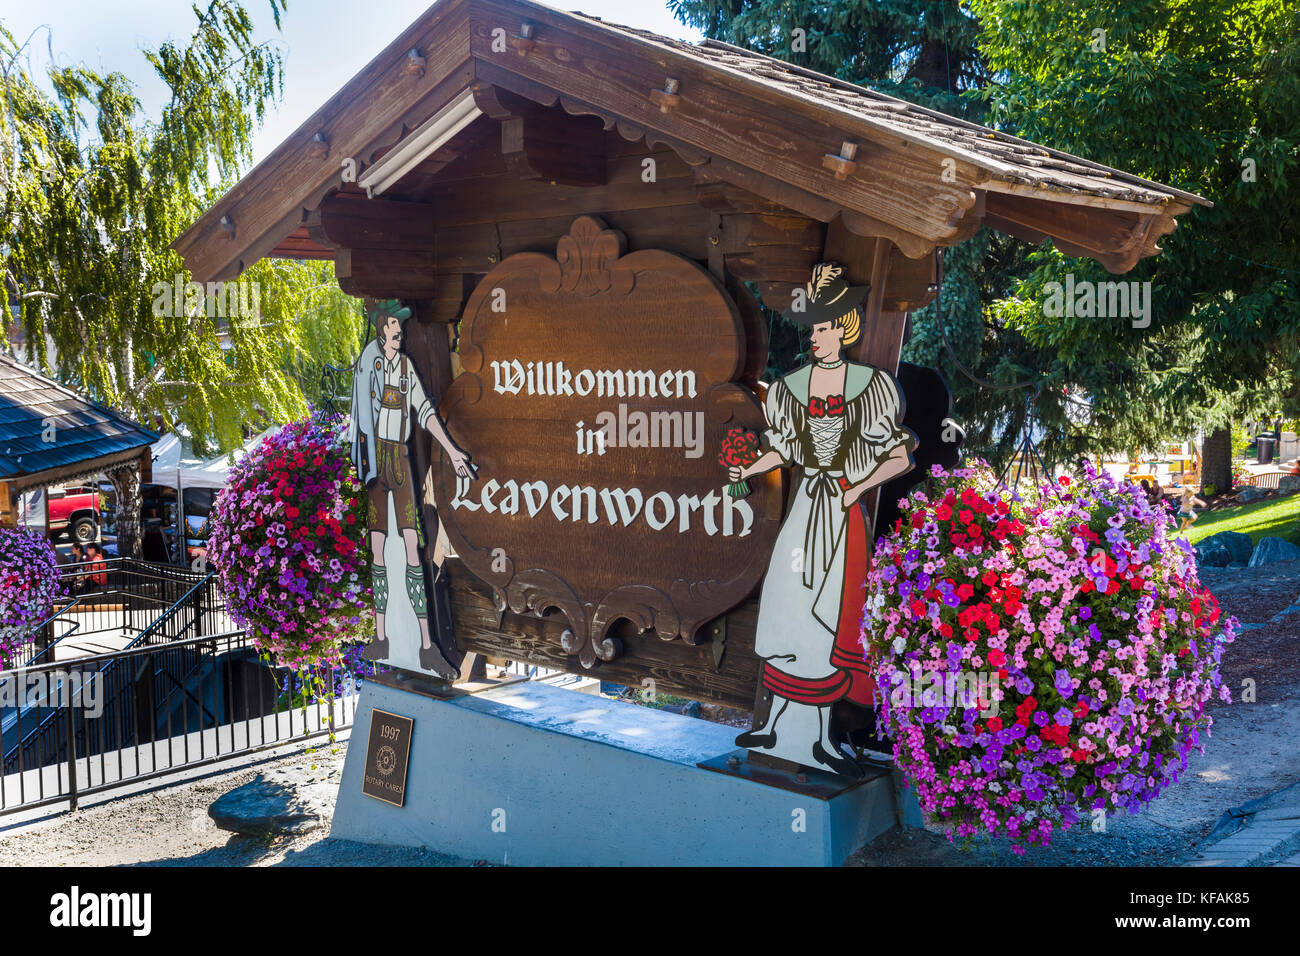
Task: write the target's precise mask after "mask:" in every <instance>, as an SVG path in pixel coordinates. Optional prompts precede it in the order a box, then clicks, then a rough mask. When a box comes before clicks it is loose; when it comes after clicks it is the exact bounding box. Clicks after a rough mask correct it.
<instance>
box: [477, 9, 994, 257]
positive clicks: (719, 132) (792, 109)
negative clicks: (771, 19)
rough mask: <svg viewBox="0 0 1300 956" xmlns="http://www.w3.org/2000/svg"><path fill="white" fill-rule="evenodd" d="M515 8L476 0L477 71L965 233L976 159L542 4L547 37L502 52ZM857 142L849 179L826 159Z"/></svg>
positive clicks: (947, 234)
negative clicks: (909, 140) (660, 102)
mask: <svg viewBox="0 0 1300 956" xmlns="http://www.w3.org/2000/svg"><path fill="white" fill-rule="evenodd" d="M510 18H511V8H510V5H508V4H502V3H499V2H496V0H475V2H474V3H473V4H472V6H471V10H470V49H471V52H472V53H473V55H474V58H475V75H476V77H478V78H480V79H484V80H487V81H489V82H491V83H493V84H494V85H497V86H505V87H506V88H508V89H512V90H513V91H514V92H518V93H521V94H522V95H525V96H528V95H530V93H531V92H532V91H533V90H536V89H537V88H539V87H540V88H542V89H544V90H550V91H555V90H561V91H563V99H564V101H565V102H564V105H565V107H566V108H571V105H578V106H585V107H586V108H588V109H589V110H590V111H591V112H592V113H594V114H596V115H599V116H602V118H604V119H606V120H607V121H611V120H612V121H621V122H625V123H629V124H632V125H633V126H636V127H639V128H640V129H643V130H646V131H649V130H656V131H662V134H663V137H664V138H665V141H666V140H667V139H668V138H671V139H672V140H675V141H677V142H680V143H682V144H683V145H684V146H686V147H689V148H694V149H695V150H697V151H699V152H701V153H702V154H705V155H712V156H713V157H720V156H727V157H733V158H734V159H733V161H734V162H735V163H736V164H737V165H741V164H744V166H745V168H748V169H750V170H751V171H753V172H757V173H760V174H762V175H763V176H765V177H766V178H767V179H768V180H772V181H778V182H781V183H784V184H786V185H789V186H793V187H795V188H798V189H801V190H803V191H804V192H807V193H811V194H813V195H815V196H819V197H822V198H824V199H826V200H828V201H830V203H831V204H832V205H834V206H837V207H840V208H844V209H848V210H852V211H855V212H859V213H862V214H865V215H867V216H870V217H872V218H874V219H876V220H879V221H881V222H885V223H889V224H890V225H891V226H893V227H895V228H897V229H899V230H901V231H903V232H910V233H913V234H915V235H917V236H920V237H921V238H922V239H924V240H927V241H929V242H932V243H933V242H940V241H943V240H946V239H949V238H951V237H952V236H953V235H955V234H956V233H957V231H958V229H959V223H960V221H961V220H962V219H963V218H964V216H965V214H966V211H967V210H969V209H970V207H971V206H973V205H974V203H975V194H974V192H973V190H972V188H971V186H972V185H973V184H974V183H976V182H978V181H980V180H982V179H986V178H987V173H986V172H985V171H984V170H982V169H980V168H979V167H977V166H975V165H974V164H972V163H969V162H967V161H966V160H964V159H955V160H954V159H952V158H951V157H948V156H945V155H943V154H942V153H941V152H939V151H938V150H934V149H929V148H926V147H925V146H923V145H920V144H910V145H909V147H908V148H907V149H906V150H904V149H901V148H894V147H890V146H887V145H885V144H883V143H882V142H880V141H879V140H880V139H881V133H880V132H879V131H878V130H874V129H871V128H869V127H868V126H867V124H862V125H861V127H860V128H859V129H851V128H850V127H851V126H853V125H854V124H853V123H852V122H851V121H850V120H849V119H848V118H846V122H845V123H844V124H843V128H837V127H835V126H828V125H827V124H826V123H825V122H824V119H820V118H819V117H818V116H815V115H813V114H814V113H815V112H816V111H815V109H814V108H813V107H812V106H811V105H809V106H808V108H807V109H806V110H803V109H800V107H799V104H793V105H792V103H791V101H790V100H789V98H788V97H782V96H781V95H780V94H779V92H777V91H769V90H764V89H761V88H760V89H753V88H746V89H741V88H739V85H738V81H737V80H735V79H734V78H732V77H730V76H728V75H726V74H720V73H718V72H717V71H715V70H714V71H711V70H709V69H708V68H707V66H705V65H704V64H701V63H699V62H695V61H692V60H691V59H689V58H687V57H682V56H677V55H674V54H673V53H671V52H668V53H661V55H660V56H659V57H658V58H652V57H651V56H650V55H649V52H648V51H642V50H641V49H639V48H638V47H637V46H635V45H633V44H622V45H620V46H618V47H615V46H613V45H611V43H613V42H615V41H614V40H611V38H609V37H604V36H599V35H597V34H594V33H593V31H591V30H589V29H584V28H583V25H581V24H579V25H578V26H575V25H574V23H573V21H572V20H571V18H568V17H566V16H564V15H563V14H559V13H551V12H550V11H545V10H543V9H542V8H537V16H536V17H533V18H532V19H533V23H534V27H535V30H534V35H533V39H534V43H535V45H534V47H533V49H532V50H530V51H529V53H528V54H527V55H526V56H515V55H510V56H506V55H503V54H500V53H497V52H494V51H493V50H492V36H493V34H492V31H493V30H494V29H500V28H501V26H502V25H503V24H505V23H507V22H509V21H510ZM670 77H671V78H674V79H676V80H677V81H678V86H677V93H676V94H675V95H676V96H678V97H679V102H678V104H677V105H676V106H675V107H674V108H673V109H671V110H670V111H669V112H667V113H663V112H661V111H660V109H659V107H658V106H657V105H656V104H655V102H654V101H653V100H652V99H651V98H650V97H649V95H648V94H649V93H650V91H652V90H655V89H660V88H662V87H663V86H664V84H665V82H666V81H667V79H668V78H670ZM512 78H515V82H512ZM518 80H524V81H526V83H524V84H519V83H518ZM530 86H531V88H532V89H531V90H530V88H529V87H530ZM521 87H522V88H521ZM550 97H551V98H552V99H553V98H554V97H555V93H553V92H552V93H551V94H550ZM767 100H770V102H767ZM849 141H851V142H854V143H856V144H857V150H856V152H855V158H854V160H853V161H854V163H855V167H854V172H853V173H852V174H846V175H845V176H844V178H843V179H837V178H836V176H837V172H836V171H832V170H829V169H826V168H824V166H823V162H824V157H825V156H827V155H833V156H834V155H840V153H841V151H842V149H843V145H844V143H845V142H849ZM945 159H947V160H949V163H948V164H947V165H945V163H944V160H945ZM843 170H844V167H841V168H840V170H839V171H840V172H843ZM945 172H948V173H950V174H951V177H948V176H945V175H944V173H945ZM953 177H955V178H954V181H951V182H950V181H945V180H946V179H948V178H953ZM742 185H744V184H743V183H742ZM747 188H748V187H747ZM792 208H793V207H792ZM799 211H804V210H799ZM819 218H823V221H825V220H826V219H828V218H830V217H829V216H828V217H819Z"/></svg>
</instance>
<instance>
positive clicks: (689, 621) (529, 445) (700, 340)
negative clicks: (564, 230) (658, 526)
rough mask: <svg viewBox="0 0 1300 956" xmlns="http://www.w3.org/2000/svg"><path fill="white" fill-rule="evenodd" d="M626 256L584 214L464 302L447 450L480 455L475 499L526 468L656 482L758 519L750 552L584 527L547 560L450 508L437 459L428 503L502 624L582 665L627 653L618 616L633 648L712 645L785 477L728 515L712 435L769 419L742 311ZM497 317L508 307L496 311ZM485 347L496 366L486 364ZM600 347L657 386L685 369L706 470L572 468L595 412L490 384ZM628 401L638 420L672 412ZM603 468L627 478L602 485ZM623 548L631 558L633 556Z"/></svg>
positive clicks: (710, 282) (751, 574) (589, 463)
mask: <svg viewBox="0 0 1300 956" xmlns="http://www.w3.org/2000/svg"><path fill="white" fill-rule="evenodd" d="M623 246H624V239H623V236H622V234H621V233H618V232H615V231H613V230H609V229H606V228H605V226H604V223H603V222H601V221H600V220H599V219H596V218H595V217H592V216H581V217H579V218H577V219H576V220H575V221H574V222H573V224H572V226H571V228H570V231H569V233H568V235H566V236H563V237H561V238H560V240H559V242H558V244H557V248H556V256H555V258H551V257H550V256H548V255H545V254H542V253H536V252H524V253H518V254H516V255H513V256H510V257H508V258H507V259H505V260H504V261H502V262H501V263H500V264H498V265H497V266H496V267H495V268H494V269H492V271H491V272H489V273H488V274H487V276H485V277H484V279H483V280H482V281H481V282H480V283H479V285H478V287H477V288H476V289H475V291H474V293H473V294H472V295H471V296H470V298H469V301H468V303H467V304H466V307H465V310H464V315H463V317H462V320H461V326H460V355H461V365H462V367H463V369H464V373H463V374H462V375H460V376H458V377H457V378H456V379H455V381H454V382H453V383H452V384H451V386H450V387H449V389H448V390H447V393H446V395H445V396H444V397H443V399H442V402H441V406H440V407H441V409H442V411H443V414H444V415H445V416H446V419H447V427H448V430H449V432H450V434H451V435H452V437H453V439H454V440H455V441H456V443H457V444H460V445H462V446H463V447H468V448H472V449H474V454H475V461H476V463H477V464H478V465H479V467H480V474H479V476H478V482H477V483H476V485H475V489H476V491H475V493H477V489H478V488H480V487H482V482H483V481H484V480H485V479H488V480H490V479H492V478H493V477H494V476H495V477H497V478H502V479H504V478H505V477H506V476H507V475H510V474H519V473H520V472H521V471H523V473H525V474H528V473H530V472H528V471H527V469H530V468H531V469H535V470H536V472H537V474H538V475H539V476H540V475H541V474H542V473H543V472H545V473H546V474H547V475H556V474H558V475H560V476H562V478H561V480H562V481H563V480H577V479H576V477H575V476H578V475H581V476H582V477H581V480H582V481H584V482H588V484H594V483H597V479H598V478H602V477H603V478H605V479H607V481H608V483H611V484H619V483H620V481H622V483H625V484H634V483H636V482H648V483H649V484H648V488H647V490H648V491H649V490H650V489H653V490H654V491H656V492H658V491H659V490H660V489H661V488H662V489H663V491H670V494H672V495H676V494H677V493H678V492H679V491H680V492H683V493H684V494H686V495H687V498H688V500H689V499H690V498H691V496H695V497H699V498H705V497H707V495H706V493H712V492H716V493H717V494H718V495H720V496H721V497H719V498H717V499H711V498H710V499H708V500H710V501H711V502H712V506H713V507H715V508H716V509H717V512H718V513H719V514H720V513H722V511H723V509H729V508H737V507H743V508H745V509H747V510H748V511H749V512H752V524H750V525H748V526H747V533H746V534H745V535H744V536H743V540H735V539H732V540H724V539H723V535H713V536H712V537H710V536H706V535H705V534H704V532H703V531H700V532H698V533H693V534H683V533H679V534H677V535H673V534H672V533H671V529H670V531H669V533H666V534H661V535H660V536H658V537H655V536H654V535H653V534H650V533H647V534H644V535H639V536H638V535H636V534H631V533H628V532H626V531H621V532H620V533H619V534H617V535H613V534H606V535H604V536H603V537H598V536H597V535H596V534H595V533H594V532H589V531H588V530H587V529H584V528H583V527H582V526H581V525H572V526H568V525H566V526H565V527H563V528H557V529H556V530H555V539H556V540H555V542H554V546H549V545H548V544H547V543H545V542H543V541H542V540H541V538H540V536H539V535H536V534H532V535H530V534H529V533H528V532H526V531H523V530H519V531H518V532H516V531H514V530H512V529H522V528H523V527H524V525H523V523H522V521H520V522H516V523H514V524H509V525H507V524H506V523H504V522H501V521H496V523H495V524H491V523H489V522H488V521H487V520H486V519H485V517H484V515H483V514H482V513H481V512H478V509H474V511H475V513H472V514H471V513H468V512H467V511H464V510H461V509H460V508H458V507H457V506H456V501H457V499H458V496H459V495H460V494H461V493H462V492H463V490H464V489H463V485H462V487H458V485H457V480H456V476H455V474H454V472H453V471H452V469H451V467H450V465H449V463H448V462H447V461H446V460H445V457H444V460H443V461H442V464H441V466H440V468H439V469H438V471H437V474H436V478H435V486H436V487H435V495H436V497H437V504H438V515H439V518H440V519H441V521H442V525H443V528H444V530H445V532H446V536H447V540H448V542H449V543H450V545H451V547H452V549H453V550H454V552H455V554H456V555H457V556H458V557H459V558H460V559H461V560H462V561H463V562H464V563H465V565H466V567H468V568H469V570H470V571H471V572H472V573H473V574H474V575H475V576H476V577H478V578H479V579H481V580H482V581H484V582H486V583H487V584H489V585H490V586H491V587H492V588H493V590H494V593H495V595H496V602H497V607H498V608H499V609H501V610H503V611H504V610H505V608H507V607H509V608H510V609H511V610H512V611H514V612H515V613H520V614H522V613H530V614H533V615H536V616H539V617H541V616H546V615H547V614H548V613H550V612H551V611H558V612H559V613H561V614H563V615H564V617H565V619H566V621H567V624H568V627H567V628H566V630H565V632H564V634H563V635H562V638H561V644H562V646H563V649H564V650H565V652H566V653H569V654H576V655H577V656H578V658H579V661H580V662H581V664H582V666H583V667H584V668H590V667H593V666H595V665H596V663H597V662H598V661H610V660H613V659H614V658H616V657H617V656H618V655H619V654H620V653H621V652H622V647H621V642H620V641H619V640H618V639H617V637H615V636H613V635H611V634H610V627H611V625H612V624H613V623H614V622H615V621H616V620H619V619H627V620H629V621H631V622H633V624H634V625H635V626H636V628H637V629H638V630H639V631H641V632H643V633H644V632H646V631H649V630H651V629H653V630H654V631H655V632H656V633H657V634H658V636H659V637H660V638H661V639H663V640H666V641H671V640H675V639H678V638H680V639H682V640H684V641H686V642H687V643H690V644H696V643H701V642H702V641H703V640H705V639H706V635H699V634H698V633H697V632H699V631H700V630H701V625H703V624H704V623H705V622H707V621H709V620H712V619H714V618H716V617H718V616H719V615H721V614H724V613H725V612H727V611H728V610H730V609H732V608H733V607H735V606H736V605H737V604H739V603H740V602H741V601H743V600H744V599H745V598H746V597H747V596H749V594H750V593H751V592H752V591H753V589H754V587H755V586H756V585H757V583H758V582H759V580H760V579H761V578H762V576H763V574H764V572H765V570H766V567H767V561H768V558H769V556H770V554H771V548H772V545H773V543H774V542H775V540H776V535H777V533H778V532H779V530H780V523H781V510H782V483H781V480H780V478H779V477H778V476H775V475H774V476H770V477H765V478H764V479H763V480H760V481H756V482H754V483H753V485H754V491H753V493H752V494H751V496H750V497H749V498H748V499H746V502H745V503H744V504H743V505H736V504H735V503H734V502H732V501H729V500H726V501H724V500H723V499H724V498H725V497H726V492H725V490H724V488H725V486H726V484H727V476H726V470H725V469H724V468H722V467H721V466H719V465H718V464H717V461H716V456H717V452H718V449H719V448H720V446H721V440H722V436H723V435H725V433H726V432H727V431H728V430H729V429H730V428H734V427H742V428H747V429H751V430H753V431H754V432H756V433H758V434H761V433H762V431H763V430H764V429H765V427H766V422H765V418H764V415H763V409H762V406H761V404H760V403H759V401H758V399H757V397H756V396H755V395H754V393H753V392H752V391H751V390H750V389H749V388H748V387H747V386H746V385H744V384H742V382H743V379H744V378H745V377H746V375H747V372H746V365H747V362H746V360H747V358H748V352H747V347H746V337H745V329H744V321H743V319H742V316H741V313H740V311H739V310H738V309H737V306H736V304H735V302H734V301H733V300H732V299H731V297H730V296H729V295H728V294H727V292H726V290H725V289H724V287H723V286H722V284H721V283H720V282H719V281H718V280H717V279H716V278H714V277H713V276H712V275H710V274H709V273H708V272H706V271H705V270H704V269H702V268H700V267H699V266H698V265H696V264H695V263H694V262H691V261H690V260H688V259H685V258H682V257H681V256H678V255H675V254H673V253H670V252H666V251H662V250H655V249H649V250H641V251H637V252H632V253H630V254H628V255H624V254H623ZM501 302H504V303H505V305H504V308H497V307H496V306H498V305H499V304H500V303H501ZM507 327H508V328H509V335H510V337H511V338H510V339H506V340H504V341H508V342H512V343H518V344H517V345H512V346H511V349H512V351H511V352H509V353H508V354H507V353H505V352H503V351H502V349H504V348H505V346H503V345H502V342H503V336H504V335H505V334H506V333H505V332H504V331H503V330H504V329H506V328H507ZM485 342H490V343H491V347H492V348H494V349H495V351H494V352H493V354H491V355H488V354H487V353H486V352H485V349H484V344H485ZM575 342H576V343H578V345H576V346H575V345H574V343H575ZM592 343H595V344H594V348H593V352H594V354H592V356H591V362H592V363H594V364H596V365H601V364H604V365H610V366H611V367H612V366H622V367H631V366H635V367H637V368H639V369H654V370H658V371H659V372H661V373H663V374H667V372H666V371H665V370H670V369H674V368H682V367H686V366H690V367H691V369H693V370H694V372H693V374H694V375H695V377H694V378H693V379H692V381H698V383H699V391H698V397H697V398H695V406H696V407H698V409H699V413H698V414H700V416H701V420H702V421H704V422H705V425H704V426H703V428H702V431H703V432H704V436H705V437H707V441H705V442H704V444H703V447H702V450H701V452H700V455H699V456H698V457H696V458H694V459H691V460H686V459H681V458H678V459H677V463H676V464H675V465H674V466H673V467H674V468H676V469H678V470H679V471H680V474H677V473H674V474H669V473H668V467H669V466H668V458H667V456H663V455H658V456H657V457H656V456H655V455H653V454H651V453H649V452H646V453H643V454H640V455H629V454H627V452H628V451H629V449H628V448H620V449H619V451H620V453H621V454H620V455H618V456H611V458H610V459H608V460H602V459H599V457H598V456H591V457H589V458H588V459H586V460H585V461H584V462H582V463H581V464H578V463H577V462H576V460H575V459H571V458H569V457H567V456H570V455H573V454H575V449H574V446H573V444H572V442H573V424H574V421H575V420H577V419H583V420H584V421H585V422H586V423H587V424H588V425H590V424H591V422H592V417H591V416H592V412H593V411H594V408H593V403H591V402H587V403H585V404H584V403H582V402H578V401H577V400H576V399H575V398H573V397H569V398H565V399H561V398H557V397H556V396H555V393H554V391H553V390H551V389H549V388H540V389H539V391H540V392H541V393H542V394H541V395H539V396H537V397H530V398H528V399H527V400H525V399H523V398H520V397H519V396H514V397H513V398H512V399H511V400H510V401H505V400H503V399H501V398H500V397H499V392H500V390H499V384H500V383H499V382H498V381H496V380H495V377H496V376H497V375H499V374H500V370H499V368H494V367H492V366H491V364H490V363H491V362H498V363H499V362H501V361H504V360H505V359H507V358H515V357H517V356H524V355H527V356H529V357H531V358H534V359H536V360H537V361H538V363H545V364H548V365H549V366H550V367H554V366H555V364H556V363H555V359H556V358H557V357H559V356H569V357H572V355H573V354H574V353H573V352H566V351H565V349H566V348H570V349H573V348H578V349H581V348H582V347H583V346H584V345H586V344H592ZM579 354H581V352H579ZM610 401H611V402H612V403H617V402H618V401H619V399H617V398H614V399H612V400H610ZM637 401H638V402H639V403H640V405H641V406H642V407H647V408H648V407H659V408H664V407H667V406H666V405H663V404H661V405H659V406H654V403H653V401H651V400H648V399H638V400H637ZM584 416H585V417H584ZM564 442H568V444H567V445H566V444H564ZM613 460H617V461H618V462H620V463H621V464H619V465H618V466H617V468H622V469H623V471H622V472H619V471H618V470H613V471H611V465H610V464H609V462H610V461H613ZM548 469H550V470H548ZM656 481H657V482H658V483H656ZM615 490H617V491H622V490H623V489H622V488H618V489H615ZM645 497H646V498H649V497H650V495H649V494H647V495H646V496H645ZM461 507H462V508H463V507H464V506H463V504H462V505H461ZM593 509H594V506H593ZM543 517H545V516H543ZM698 518H699V516H698V515H697V519H698ZM494 520H495V519H494ZM587 520H588V521H590V520H591V519H590V517H588V519H587ZM700 520H702V519H700ZM692 530H694V529H692ZM606 531H608V529H606ZM710 534H712V532H710ZM575 542H580V543H575ZM628 548H632V549H634V550H635V549H640V553H637V554H629V553H627V550H626V549H628ZM633 560H634V561H635V566H634V567H633V566H632V562H633ZM612 565H618V567H612Z"/></svg>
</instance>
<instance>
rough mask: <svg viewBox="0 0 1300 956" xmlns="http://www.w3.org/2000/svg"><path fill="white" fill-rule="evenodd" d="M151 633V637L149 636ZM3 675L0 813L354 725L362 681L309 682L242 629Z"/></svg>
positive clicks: (325, 677)
mask: <svg viewBox="0 0 1300 956" xmlns="http://www.w3.org/2000/svg"><path fill="white" fill-rule="evenodd" d="M146 633H147V632H146ZM141 638H142V640H140V641H139V642H138V643H137V644H136V645H135V646H132V647H130V648H128V649H126V650H123V651H118V652H115V653H111V654H104V655H99V656H95V657H83V658H77V659H75V660H70V661H60V662H52V661H51V662H43V663H37V664H34V665H32V666H28V667H24V668H18V669H15V670H11V671H3V672H0V704H2V705H3V706H0V716H2V720H0V724H2V725H3V733H2V734H0V736H2V738H3V741H4V745H3V753H4V757H3V770H4V773H3V777H2V778H0V816H3V815H5V814H8V813H14V812H16V811H18V810H22V809H29V808H35V807H42V806H48V805H53V804H57V803H68V804H69V806H70V808H72V809H76V806H77V801H78V799H79V798H80V797H83V796H85V795H87V794H91V793H97V792H100V791H104V790H110V789H113V788H115V787H120V786H121V785H123V784H124V783H130V782H133V781H143V780H149V779H152V778H156V777H161V776H165V775H166V774H169V773H174V772H176V771H178V770H182V769H186V768H192V767H198V766H203V765H205V764H212V763H216V762H218V761H223V760H228V759H230V758H232V757H235V756H239V755H243V754H250V753H254V752H257V751H260V750H266V749H271V748H275V747H278V746H283V745H285V744H288V743H292V742H296V741H306V740H310V739H314V738H317V737H322V736H326V735H328V734H330V733H332V732H335V731H337V730H340V729H342V728H346V727H350V726H351V725H352V721H353V718H354V716H355V709H356V706H355V705H356V696H355V694H356V690H357V685H358V683H359V681H358V679H357V678H356V675H355V674H353V673H352V672H350V671H347V670H345V669H339V668H336V669H331V670H324V671H321V672H320V673H319V674H318V675H317V676H316V677H315V678H314V679H313V682H312V684H311V685H309V686H304V685H303V683H302V682H301V681H300V679H299V677H298V675H297V674H296V673H295V672H294V671H293V670H292V669H290V668H285V667H276V666H274V665H273V664H272V663H270V662H269V661H267V660H265V659H263V658H261V657H259V655H258V654H257V653H256V651H255V649H254V648H253V646H252V642H251V640H250V639H249V637H248V636H247V635H246V634H245V633H244V632H242V631H232V632H227V633H222V634H212V635H204V636H200V637H190V638H187V639H178V640H170V639H168V638H167V637H166V636H164V634H163V633H162V631H161V629H160V630H159V631H156V632H154V633H153V634H152V635H149V636H148V637H147V638H146V635H144V634H142V635H141Z"/></svg>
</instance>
